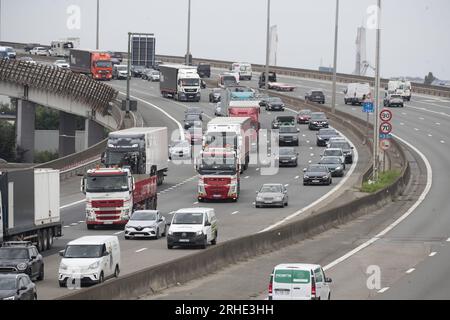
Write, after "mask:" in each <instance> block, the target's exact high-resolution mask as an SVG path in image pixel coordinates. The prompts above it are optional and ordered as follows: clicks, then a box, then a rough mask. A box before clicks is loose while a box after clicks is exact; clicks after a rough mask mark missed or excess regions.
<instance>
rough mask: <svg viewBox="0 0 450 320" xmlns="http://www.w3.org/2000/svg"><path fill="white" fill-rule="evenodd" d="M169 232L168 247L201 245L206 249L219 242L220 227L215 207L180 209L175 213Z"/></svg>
mask: <svg viewBox="0 0 450 320" xmlns="http://www.w3.org/2000/svg"><path fill="white" fill-rule="evenodd" d="M169 225H170V227H169V231H168V232H167V248H168V249H172V248H173V247H174V246H200V247H201V248H202V249H205V248H206V246H207V245H208V244H209V243H211V244H212V245H215V244H216V243H217V236H218V228H217V219H216V214H215V212H214V209H211V208H188V209H180V210H178V211H176V212H175V213H174V215H173V218H172V222H171V223H170V224H169Z"/></svg>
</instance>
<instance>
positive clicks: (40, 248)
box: [37, 230, 45, 252]
mask: <svg viewBox="0 0 450 320" xmlns="http://www.w3.org/2000/svg"><path fill="white" fill-rule="evenodd" d="M37 248H38V251H39V252H42V251H44V250H45V249H44V239H43V237H42V232H41V231H40V230H38V232H37Z"/></svg>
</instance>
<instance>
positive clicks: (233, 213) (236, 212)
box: [231, 211, 239, 215]
mask: <svg viewBox="0 0 450 320" xmlns="http://www.w3.org/2000/svg"><path fill="white" fill-rule="evenodd" d="M238 213H239V211H235V212H232V213H231V214H232V215H235V214H238Z"/></svg>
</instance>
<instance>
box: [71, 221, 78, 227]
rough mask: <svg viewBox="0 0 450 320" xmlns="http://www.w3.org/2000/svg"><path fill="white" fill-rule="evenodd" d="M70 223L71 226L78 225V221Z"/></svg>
mask: <svg viewBox="0 0 450 320" xmlns="http://www.w3.org/2000/svg"><path fill="white" fill-rule="evenodd" d="M70 225H71V226H76V225H78V222H74V223H71V224H70Z"/></svg>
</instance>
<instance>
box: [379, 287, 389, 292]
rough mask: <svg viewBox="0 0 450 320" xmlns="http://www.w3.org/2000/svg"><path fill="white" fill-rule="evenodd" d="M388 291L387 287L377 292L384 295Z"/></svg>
mask: <svg viewBox="0 0 450 320" xmlns="http://www.w3.org/2000/svg"><path fill="white" fill-rule="evenodd" d="M388 290H389V287H386V288H383V289H381V290H380V291H378V293H385V292H386V291H388Z"/></svg>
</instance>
